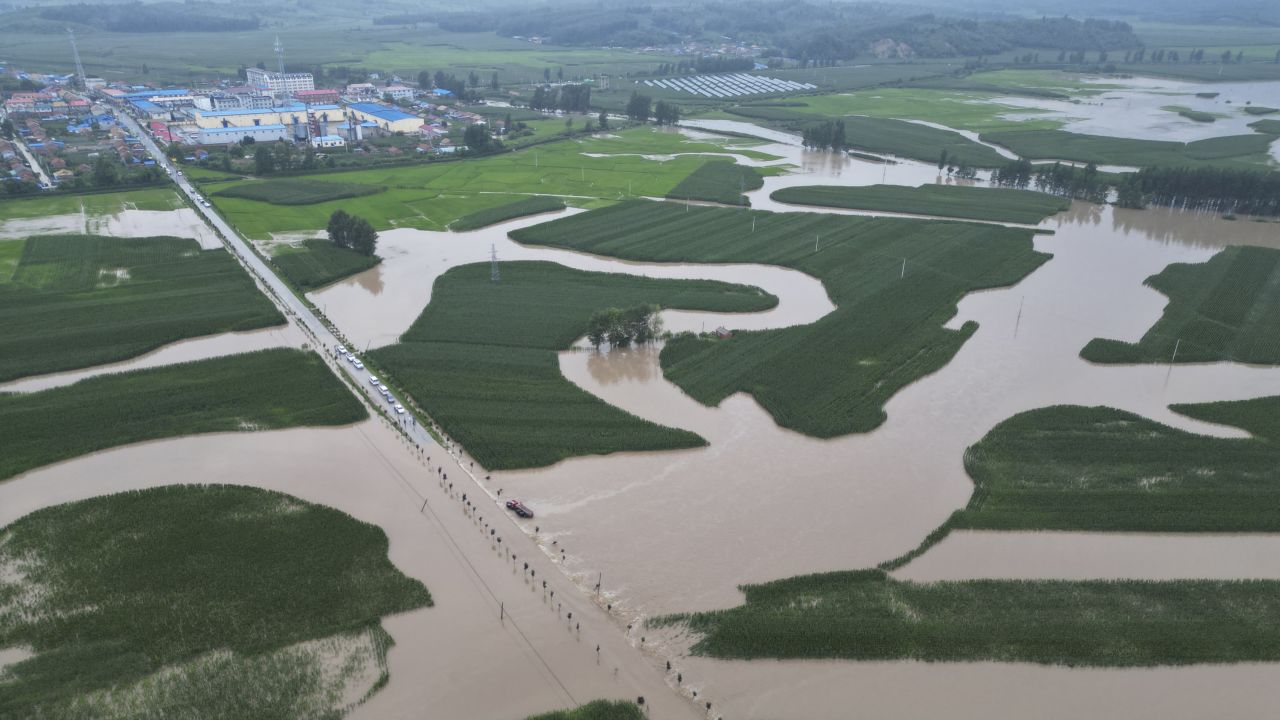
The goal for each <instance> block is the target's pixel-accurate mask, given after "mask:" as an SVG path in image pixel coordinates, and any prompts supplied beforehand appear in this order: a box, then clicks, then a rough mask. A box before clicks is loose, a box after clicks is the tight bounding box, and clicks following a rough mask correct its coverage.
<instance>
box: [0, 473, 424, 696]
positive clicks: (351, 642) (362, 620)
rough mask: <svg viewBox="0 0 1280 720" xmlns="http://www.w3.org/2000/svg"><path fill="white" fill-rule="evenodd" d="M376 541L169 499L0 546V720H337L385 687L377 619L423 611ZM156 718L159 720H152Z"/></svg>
mask: <svg viewBox="0 0 1280 720" xmlns="http://www.w3.org/2000/svg"><path fill="white" fill-rule="evenodd" d="M387 545H388V543H387V536H386V535H385V534H384V533H383V532H382V530H380V529H379V528H377V527H374V526H372V525H368V524H365V523H361V522H358V521H356V520H354V519H353V518H351V517H350V516H348V515H346V514H344V513H341V512H338V511H337V510H333V509H330V508H326V507H322V506H319V505H312V504H310V503H306V502H303V501H301V500H298V499H296V498H293V497H290V496H288V495H282V494H279V493H274V492H269V491H265V490H258V489H254V488H247V487H237V486H228V485H178V486H173V487H164V488H158V489H154V490H145V491H140V492H128V493H121V494H117V495H109V496H106V497H98V498H93V499H89V500H83V501H80V502H75V503H69V504H66V505H57V506H54V507H50V508H46V509H44V510H40V511H38V512H35V513H32V514H31V515H28V516H26V517H23V518H21V519H20V520H18V521H16V522H14V523H13V524H11V525H9V526H8V527H5V528H3V529H2V530H0V607H3V608H4V610H5V612H0V648H6V647H26V648H28V649H30V651H31V652H32V653H33V655H32V657H30V658H29V659H26V660H23V661H21V662H19V663H17V664H16V665H11V666H9V667H7V668H5V669H4V670H3V671H0V687H3V688H4V692H0V716H3V717H15V718H16V717H33V716H38V717H43V718H51V719H58V720H60V719H63V718H65V719H67V720H71V719H72V718H87V717H102V718H106V717H159V716H160V715H161V714H167V713H168V712H175V713H176V712H178V711H179V710H178V709H181V710H180V714H181V716H182V717H184V718H192V719H193V720H205V719H209V720H212V719H214V718H231V717H254V718H263V719H265V720H295V719H296V720H307V719H311V718H321V717H324V718H336V717H340V716H341V715H342V714H343V713H344V711H345V710H346V709H348V707H349V705H350V704H351V703H353V702H356V701H359V700H360V699H361V698H362V697H364V696H365V695H366V694H367V693H371V692H373V691H375V690H376V689H377V688H378V687H379V686H380V685H381V684H382V683H383V682H385V680H386V677H387V669H386V651H387V648H388V647H389V646H390V645H391V644H392V640H391V638H390V637H389V636H388V635H387V634H386V632H384V631H383V630H382V628H381V625H380V623H379V620H380V618H381V617H382V616H385V615H389V614H392V613H398V612H404V611H406V610H412V609H415V608H420V607H424V606H428V605H430V604H431V596H430V594H428V592H427V590H426V588H425V587H423V585H422V584H421V583H420V582H418V581H416V580H413V579H410V578H408V577H406V576H404V575H403V574H401V573H400V571H399V570H397V569H396V568H395V567H394V566H393V565H392V564H391V563H390V561H389V560H388V559H387ZM166 709H167V710H166Z"/></svg>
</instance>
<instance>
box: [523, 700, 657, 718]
mask: <svg viewBox="0 0 1280 720" xmlns="http://www.w3.org/2000/svg"><path fill="white" fill-rule="evenodd" d="M528 720H645V714H644V712H643V711H642V710H641V709H640V706H639V705H637V704H635V703H634V702H631V701H629V700H594V701H592V702H589V703H587V704H586V705H579V706H578V707H576V708H574V709H572V710H557V711H555V712H549V713H543V714H541V715H534V716H532V717H530V718H528Z"/></svg>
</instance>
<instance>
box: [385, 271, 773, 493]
mask: <svg viewBox="0 0 1280 720" xmlns="http://www.w3.org/2000/svg"><path fill="white" fill-rule="evenodd" d="M500 269H501V274H502V280H501V282H498V283H493V282H490V278H489V264H488V263H476V264H473V265H463V266H461V267H456V268H453V269H452V270H449V271H448V272H447V273H445V274H444V275H442V276H440V278H439V279H438V280H436V284H435V287H434V288H433V289H432V294H431V304H430V305H428V306H427V308H426V310H424V311H423V313H422V315H420V316H419V317H418V319H417V320H416V321H414V323H413V325H412V326H411V327H410V328H409V330H408V332H406V333H405V334H404V335H403V336H402V337H401V338H400V342H399V343H398V344H396V345H392V346H389V347H385V348H381V349H378V350H374V351H373V352H371V353H370V354H369V357H370V358H371V359H372V361H373V362H374V363H376V364H377V365H378V366H380V367H381V368H383V369H385V371H386V372H387V374H389V375H390V376H391V377H393V378H394V379H395V380H396V382H397V383H399V384H400V385H401V386H403V387H404V389H405V390H406V391H407V392H408V393H409V395H410V396H412V397H413V398H414V400H415V401H416V402H417V404H418V405H419V406H420V407H422V408H423V409H424V410H425V411H426V412H427V413H428V414H429V415H430V416H431V417H432V418H433V419H434V420H435V421H436V422H438V423H439V424H440V425H441V427H443V428H444V430H445V432H447V433H448V434H449V435H450V436H452V437H453V438H454V439H456V440H457V441H458V442H460V443H461V444H462V446H463V447H465V448H466V449H467V452H469V453H470V454H471V455H472V456H473V457H475V459H476V460H477V461H479V462H480V464H481V465H483V466H484V467H486V468H489V469H491V470H499V469H513V468H522V467H538V466H543V465H550V464H552V463H555V462H558V461H560V460H563V459H565V458H568V457H573V456H576V455H590V454H606V453H611V452H617V451H621V450H662V449H674V448H687V447H697V446H701V445H703V444H705V441H704V440H703V439H702V438H700V437H698V436H697V435H695V434H693V433H691V432H687V431H684V430H676V429H672V428H667V427H663V426H661V425H657V424H655V423H652V422H649V421H647V420H642V419H640V418H638V417H635V416H633V415H631V414H629V413H626V412H623V411H622V410H619V409H617V408H615V407H613V406H611V405H609V404H607V403H605V402H604V401H602V400H600V399H599V398H597V397H596V396H594V395H592V394H590V393H588V392H586V391H585V390H582V389H581V388H579V387H578V386H576V385H574V384H573V383H571V382H569V381H568V380H567V379H565V377H564V375H562V374H561V372H560V366H559V363H558V361H557V358H556V351H559V350H564V349H567V348H568V347H569V346H570V345H571V344H572V343H573V341H574V340H575V339H577V338H579V337H581V336H582V335H584V334H585V332H586V329H587V320H588V319H589V318H590V316H591V314H592V313H593V312H595V311H597V310H601V309H604V308H608V307H619V308H625V307H632V306H635V305H638V304H642V303H643V304H656V305H661V306H662V307H668V308H680V309H687V310H714V311H719V312H735V311H737V312H749V311H759V310H765V309H768V308H771V307H773V306H774V305H776V304H777V298H775V297H773V296H771V295H767V294H765V293H763V292H761V291H760V290H758V289H757V288H752V287H747V286H743V285H729V284H725V283H719V282H711V281H688V280H656V279H651V278H643V277H638V276H634V275H620V274H612V273H592V272H583V271H580V270H571V269H569V268H566V267H563V266H560V265H555V264H553V263H545V262H511V263H501V264H500Z"/></svg>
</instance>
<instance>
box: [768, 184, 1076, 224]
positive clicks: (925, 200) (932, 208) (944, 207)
mask: <svg viewBox="0 0 1280 720" xmlns="http://www.w3.org/2000/svg"><path fill="white" fill-rule="evenodd" d="M771 197H772V198H773V199H774V200H777V201H779V202H785V203H796V204H800V205H819V206H822V207H838V208H853V209H858V210H884V211H890V212H900V213H913V214H917V215H940V216H943V217H956V218H967V219H970V220H992V221H997V222H1013V223H1024V224H1030V225H1034V224H1036V223H1038V222H1040V221H1041V220H1043V219H1045V218H1046V217H1049V216H1050V215H1053V214H1054V213H1057V212H1061V211H1063V210H1066V209H1067V208H1069V207H1071V201H1070V200H1068V199H1066V198H1061V197H1057V196H1054V195H1048V194H1046V193H1040V192H1034V191H1031V190H1012V189H1008V188H987V187H969V186H964V185H922V186H920V187H914V188H912V187H903V186H901V185H871V186H868V187H844V186H837V185H811V186H805V187H791V188H783V189H781V190H777V191H775V192H774V193H773V195H772V196H771Z"/></svg>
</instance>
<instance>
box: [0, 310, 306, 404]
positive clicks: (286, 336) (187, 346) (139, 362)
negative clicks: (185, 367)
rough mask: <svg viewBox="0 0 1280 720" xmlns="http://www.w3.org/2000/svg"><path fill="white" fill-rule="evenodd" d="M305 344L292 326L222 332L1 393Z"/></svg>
mask: <svg viewBox="0 0 1280 720" xmlns="http://www.w3.org/2000/svg"><path fill="white" fill-rule="evenodd" d="M306 343H307V337H306V336H305V335H303V334H302V332H301V331H299V330H298V329H297V328H296V327H294V326H293V325H282V326H280V327H275V328H263V329H262V330H251V331H249V332H238V333H221V334H218V335H209V336H207V337H199V338H191V339H190V340H179V341H178V342H175V343H170V344H168V345H165V346H164V347H161V348H158V349H156V350H152V351H151V352H149V353H147V354H145V355H139V356H138V357H135V358H130V359H128V360H123V361H121V362H118V363H111V364H109V365H95V366H93V367H90V368H85V369H83V370H70V371H67V372H62V373H53V374H50V375H38V376H35V377H29V378H22V379H21V380H13V381H11V382H8V383H0V392H36V391H38V390H48V389H49V388H55V387H62V386H63V385H70V384H72V383H75V382H79V381H81V380H84V379H85V378H89V377H94V376H95V375H106V374H108V373H119V372H128V371H130V370H142V369H144V368H152V367H160V366H161V365H172V364H174V363H182V362H191V361H193V360H205V359H208V358H214V357H222V356H223V355H235V354H238V353H247V352H253V351H255V350H266V349H268V348H275V347H301V346H302V345H304V344H306Z"/></svg>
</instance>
